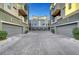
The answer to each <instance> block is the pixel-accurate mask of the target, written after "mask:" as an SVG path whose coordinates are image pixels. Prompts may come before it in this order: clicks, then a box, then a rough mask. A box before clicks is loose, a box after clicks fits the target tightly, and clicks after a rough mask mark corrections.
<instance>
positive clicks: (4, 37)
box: [0, 31, 8, 40]
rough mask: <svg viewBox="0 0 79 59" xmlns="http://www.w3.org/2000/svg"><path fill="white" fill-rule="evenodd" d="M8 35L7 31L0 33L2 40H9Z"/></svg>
mask: <svg viewBox="0 0 79 59" xmlns="http://www.w3.org/2000/svg"><path fill="white" fill-rule="evenodd" d="M7 35H8V33H7V32H6V31H0V40H4V39H6V38H7Z"/></svg>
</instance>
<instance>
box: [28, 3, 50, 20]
mask: <svg viewBox="0 0 79 59" xmlns="http://www.w3.org/2000/svg"><path fill="white" fill-rule="evenodd" d="M32 16H48V17H49V16H50V4H49V3H30V4H29V18H30V19H31V17H32Z"/></svg>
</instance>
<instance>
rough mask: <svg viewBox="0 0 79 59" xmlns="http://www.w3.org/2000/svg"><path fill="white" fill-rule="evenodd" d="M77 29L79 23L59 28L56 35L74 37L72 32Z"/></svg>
mask: <svg viewBox="0 0 79 59" xmlns="http://www.w3.org/2000/svg"><path fill="white" fill-rule="evenodd" d="M75 27H77V23H75V24H69V25H64V26H59V27H57V29H56V33H57V34H61V35H66V36H68V37H73V34H72V30H73V28H75Z"/></svg>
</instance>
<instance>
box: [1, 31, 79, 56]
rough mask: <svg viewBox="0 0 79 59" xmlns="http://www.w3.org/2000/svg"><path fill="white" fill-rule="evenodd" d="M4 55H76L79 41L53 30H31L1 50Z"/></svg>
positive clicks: (78, 52)
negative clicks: (53, 32) (57, 33)
mask: <svg viewBox="0 0 79 59" xmlns="http://www.w3.org/2000/svg"><path fill="white" fill-rule="evenodd" d="M0 54H2V55H76V54H79V41H77V40H74V39H72V38H68V37H64V36H61V35H55V34H52V33H51V32H48V31H47V32H43V31H39V32H38V31H37V32H29V33H28V34H24V35H23V37H22V38H21V39H20V40H19V41H18V42H16V43H15V44H13V45H12V46H11V47H8V48H7V49H6V50H5V51H3V52H1V53H0Z"/></svg>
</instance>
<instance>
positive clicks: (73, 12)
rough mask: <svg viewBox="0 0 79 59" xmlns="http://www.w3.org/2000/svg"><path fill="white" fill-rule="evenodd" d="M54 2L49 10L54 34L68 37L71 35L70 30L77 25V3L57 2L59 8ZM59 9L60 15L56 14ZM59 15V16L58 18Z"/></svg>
mask: <svg viewBox="0 0 79 59" xmlns="http://www.w3.org/2000/svg"><path fill="white" fill-rule="evenodd" d="M57 4H58V3H56V4H55V5H52V4H51V5H52V6H54V7H53V9H55V11H54V10H53V9H52V8H51V10H53V12H51V17H52V18H51V20H53V21H51V22H52V29H55V33H56V34H61V35H66V36H68V37H73V35H72V30H73V29H74V28H75V27H79V7H78V6H79V3H64V5H62V3H60V4H61V5H62V6H61V5H60V4H59V8H58V7H57ZM57 9H60V15H58V12H59V11H56V10H57ZM58 17H59V18H58Z"/></svg>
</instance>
